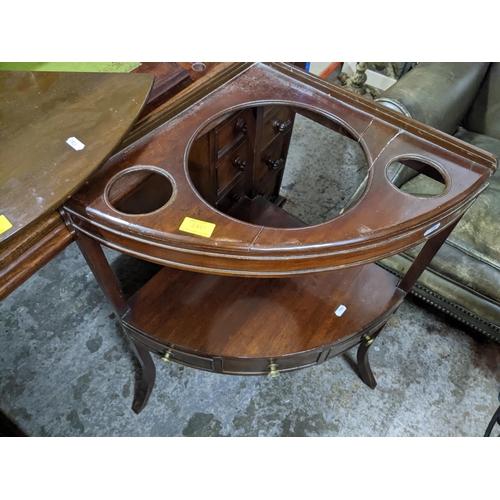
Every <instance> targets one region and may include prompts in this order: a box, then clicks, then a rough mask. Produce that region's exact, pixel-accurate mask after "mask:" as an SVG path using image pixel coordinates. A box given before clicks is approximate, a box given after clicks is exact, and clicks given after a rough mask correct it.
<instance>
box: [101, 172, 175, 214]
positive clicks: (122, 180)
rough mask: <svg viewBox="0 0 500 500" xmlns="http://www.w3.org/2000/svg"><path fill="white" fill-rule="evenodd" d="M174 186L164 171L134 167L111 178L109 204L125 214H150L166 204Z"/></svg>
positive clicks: (108, 190)
mask: <svg viewBox="0 0 500 500" xmlns="http://www.w3.org/2000/svg"><path fill="white" fill-rule="evenodd" d="M172 193H173V186H172V182H171V181H170V179H169V178H168V177H167V176H166V175H165V174H163V173H160V172H158V171H157V170H155V169H153V168H148V167H142V166H139V167H133V168H131V169H128V170H125V171H123V172H121V173H120V174H118V176H116V177H115V178H113V179H111V181H110V182H109V185H108V189H107V195H106V196H107V199H108V202H109V204H110V205H111V206H112V207H113V208H115V209H116V210H118V211H119V212H123V213H125V214H134V215H135V214H148V213H151V212H154V211H156V210H158V209H160V208H161V207H163V206H165V205H166V204H167V203H168V201H169V200H170V198H171V197H172Z"/></svg>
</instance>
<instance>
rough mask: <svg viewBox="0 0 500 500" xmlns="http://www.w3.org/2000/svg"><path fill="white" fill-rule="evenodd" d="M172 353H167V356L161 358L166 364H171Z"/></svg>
mask: <svg viewBox="0 0 500 500" xmlns="http://www.w3.org/2000/svg"><path fill="white" fill-rule="evenodd" d="M170 354H171V352H170V351H165V354H164V355H163V356H162V357H161V358H160V359H161V360H162V361H165V363H171V360H170Z"/></svg>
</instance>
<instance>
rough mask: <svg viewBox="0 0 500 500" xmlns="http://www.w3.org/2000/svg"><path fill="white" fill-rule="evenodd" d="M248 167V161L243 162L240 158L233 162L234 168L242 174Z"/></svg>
mask: <svg viewBox="0 0 500 500" xmlns="http://www.w3.org/2000/svg"><path fill="white" fill-rule="evenodd" d="M246 166H247V165H246V161H245V160H242V159H241V158H240V157H239V156H237V157H236V158H235V159H234V160H233V167H234V168H237V169H238V170H241V171H242V172H243V171H244V170H245V168H246Z"/></svg>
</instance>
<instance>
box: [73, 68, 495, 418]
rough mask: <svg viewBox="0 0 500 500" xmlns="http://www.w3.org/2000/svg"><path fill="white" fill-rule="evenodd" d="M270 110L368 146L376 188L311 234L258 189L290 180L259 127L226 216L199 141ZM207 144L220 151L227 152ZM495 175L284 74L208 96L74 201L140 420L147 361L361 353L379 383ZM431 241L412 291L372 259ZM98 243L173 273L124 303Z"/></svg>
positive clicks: (110, 165)
mask: <svg viewBox="0 0 500 500" xmlns="http://www.w3.org/2000/svg"><path fill="white" fill-rule="evenodd" d="M262 106H285V107H286V108H287V109H289V110H291V111H292V112H293V113H301V114H304V115H306V116H308V117H309V118H312V119H314V120H316V121H317V122H319V123H322V124H323V125H325V126H328V127H330V128H332V129H333V130H337V131H341V132H343V133H344V134H346V135H348V136H350V137H351V138H353V139H354V140H356V141H358V142H359V144H360V145H361V146H362V148H363V150H364V151H365V153H366V157H367V161H368V166H369V176H368V182H367V184H366V188H365V191H364V193H363V194H362V196H361V197H360V198H359V199H358V201H357V202H356V203H355V204H354V205H353V206H351V207H350V208H349V209H348V210H346V211H345V212H344V213H343V214H342V215H341V216H338V217H336V218H334V219H332V220H330V221H327V222H325V223H323V224H319V225H316V226H307V225H305V224H304V223H303V222H302V221H300V220H298V219H297V218H295V217H293V216H292V215H291V214H289V213H287V212H286V211H285V210H284V209H283V208H282V200H280V199H279V197H276V196H275V195H276V191H275V189H274V188H276V185H275V186H274V188H273V189H271V190H269V191H264V192H260V193H259V192H255V189H253V187H254V186H256V185H261V184H262V182H263V181H264V179H265V178H267V177H269V178H272V179H276V182H278V183H279V179H280V177H279V176H278V177H272V175H271V174H270V173H269V170H268V169H267V168H263V167H262V161H263V160H265V158H264V157H263V156H262V155H263V151H265V148H264V149H262V148H260V147H258V144H259V140H258V137H261V136H262V130H261V129H260V128H259V121H258V120H257V119H256V120H255V121H252V120H251V119H249V121H248V123H247V129H246V130H247V137H246V139H245V141H248V144H247V146H245V148H243V147H242V146H241V144H242V142H241V141H242V140H243V139H238V138H236V139H234V148H238V151H239V154H240V156H241V155H242V154H243V153H241V151H248V157H246V162H245V165H246V167H248V168H249V169H250V170H249V173H248V175H244V176H242V175H240V174H239V173H238V171H235V173H234V174H233V177H234V180H232V179H233V177H231V175H229V174H228V171H227V170H224V171H223V172H220V171H219V170H216V172H215V175H216V176H220V175H222V176H223V177H222V179H224V186H230V185H232V184H231V182H234V185H238V186H240V183H242V184H241V186H240V188H239V190H238V191H237V192H236V194H237V196H232V197H231V196H230V197H229V198H228V199H229V200H231V203H229V204H226V203H225V204H224V206H218V205H217V201H214V200H210V199H207V198H209V197H210V195H207V194H204V196H202V195H201V194H200V192H203V191H204V189H205V187H206V186H205V185H200V184H199V182H200V181H199V178H200V177H198V181H196V182H194V180H193V178H192V166H191V162H192V161H195V160H196V161H198V160H199V158H200V157H199V155H197V154H195V152H196V148H195V147H194V146H193V145H194V144H195V143H196V141H197V140H198V139H199V138H200V137H202V136H203V134H207V133H209V134H210V133H211V131H212V130H214V127H217V125H218V124H220V123H226V122H225V121H224V120H226V119H228V118H229V121H228V122H227V123H232V122H231V117H232V116H233V115H234V114H235V113H236V114H237V113H239V112H240V111H241V110H245V109H249V110H250V111H248V113H249V114H250V115H252V113H253V115H252V116H254V117H258V116H259V111H258V109H260V107H262ZM237 123H238V120H235V123H234V126H236V125H237ZM277 133H279V132H277ZM227 135H228V136H229V137H233V135H232V133H228V134H227ZM234 137H239V135H238V134H237V131H236V132H235V133H234ZM207 144H208V146H207V147H208V148H209V153H208V154H216V153H217V152H218V151H221V149H219V148H218V147H215V146H214V148H213V150H210V144H211V142H210V141H208V142H207ZM231 144H232V143H231ZM232 147H233V146H231V145H228V148H227V151H232V149H231V148H232ZM235 150H236V149H235ZM210 151H212V153H210ZM224 151H226V150H224ZM193 152H194V153H193ZM193 155H194V156H195V157H196V158H194V160H193ZM240 159H241V158H240ZM394 161H399V162H402V163H404V164H405V165H408V166H409V167H412V168H415V169H417V170H418V171H420V172H423V173H426V174H428V175H431V176H433V177H434V178H436V179H437V180H440V181H441V182H442V184H443V191H442V193H441V194H440V195H439V196H436V197H434V198H419V197H414V196H411V195H409V194H407V193H404V192H401V191H400V190H398V189H397V188H396V187H394V186H393V185H392V184H391V183H390V181H389V180H388V176H387V175H386V171H387V169H388V167H389V166H390V165H391V164H392V163H393V162H394ZM217 165H219V167H218V168H220V165H224V166H223V168H224V169H227V168H228V167H227V166H226V163H224V162H223V163H217ZM239 166H241V163H237V162H236V164H235V165H234V168H237V167H238V168H239ZM196 168H198V170H199V168H203V167H202V166H201V167H200V165H198V166H197V167H196ZM206 168H209V166H208V165H207V167H206ZM495 169H496V161H495V158H494V157H493V156H491V155H489V154H487V153H485V152H483V151H481V150H479V149H476V148H474V147H472V146H470V145H467V144H465V143H462V142H460V141H458V140H455V139H454V138H452V137H449V136H447V135H446V134H442V133H440V132H438V131H436V130H434V129H431V128H430V127H426V126H424V125H422V124H419V123H418V122H415V121H413V120H410V119H407V118H406V117H403V116H400V115H397V114H396V113H393V112H391V111H390V110H387V109H386V108H383V107H381V106H379V105H377V104H374V103H371V102H368V101H366V100H364V99H362V98H360V97H358V96H355V95H352V94H351V93H349V92H347V91H344V90H343V89H339V88H338V87H335V86H332V85H330V84H328V83H326V82H324V81H322V80H320V79H318V78H315V77H313V76H311V75H308V74H306V73H304V72H302V71H300V70H298V69H295V68H293V67H291V66H288V65H285V64H263V63H256V64H252V65H245V66H243V67H241V68H240V70H239V72H238V73H237V74H236V75H235V76H234V78H232V79H230V80H228V81H226V82H223V83H221V84H220V85H219V86H218V87H217V88H214V87H213V86H207V88H206V92H205V93H204V94H203V95H200V96H199V100H197V101H196V102H189V103H187V105H186V106H185V107H183V108H182V109H181V110H180V112H179V113H177V114H173V115H171V116H170V117H169V118H168V120H166V121H164V122H163V123H159V124H158V126H157V128H155V129H153V130H152V131H151V132H150V133H149V135H148V136H146V137H143V138H142V139H139V140H138V141H136V142H135V143H133V144H131V145H130V146H129V147H128V148H126V149H125V150H123V151H121V152H119V153H118V154H116V155H115V156H114V157H113V158H111V159H110V161H108V162H107V164H106V165H105V166H104V167H103V168H102V169H101V170H100V171H99V172H98V173H97V175H96V176H95V177H94V179H93V182H92V183H91V184H89V185H87V186H85V187H84V188H82V189H81V190H80V191H79V192H78V193H77V194H76V195H74V196H73V197H72V198H71V199H70V200H69V201H68V202H67V203H66V204H65V206H64V211H65V214H66V215H65V216H66V218H67V222H68V224H69V226H70V227H71V229H72V230H73V231H75V234H76V236H77V238H78V243H79V245H80V248H81V250H82V252H83V254H84V255H85V257H86V259H87V262H88V263H89V265H90V267H91V269H92V271H93V272H94V275H95V276H96V278H97V280H98V281H99V283H100V285H101V287H102V288H103V290H104V292H105V293H106V295H107V297H108V298H109V299H110V301H111V303H112V304H113V306H114V308H115V310H116V311H117V314H118V316H119V317H120V319H121V322H122V325H123V327H124V329H125V331H126V333H127V335H128V336H129V338H130V339H131V341H132V346H133V348H134V350H135V352H136V354H137V357H138V359H139V361H140V363H141V365H142V368H143V370H142V378H141V379H140V380H139V381H138V383H137V386H136V392H135V396H134V402H133V409H134V411H136V412H139V411H141V410H142V408H144V406H145V404H146V402H147V399H148V397H149V395H150V393H151V390H152V388H153V385H154V378H155V367H154V363H153V361H152V358H151V355H150V352H153V353H155V354H158V355H160V356H161V358H162V359H163V360H165V361H175V362H178V363H182V364H185V365H188V366H192V367H195V368H199V369H203V370H209V371H214V372H218V373H227V374H247V375H258V374H268V375H270V376H275V375H276V374H278V373H279V372H286V371H290V370H295V369H298V368H303V367H307V366H312V365H315V364H319V363H322V362H324V361H325V360H327V359H331V358H332V357H334V356H336V355H338V354H340V353H342V352H345V351H346V350H348V349H350V348H352V347H355V346H358V354H357V360H358V367H359V372H360V375H361V378H362V379H363V381H364V382H365V383H366V384H367V385H369V386H370V387H372V388H373V387H375V385H376V382H375V378H374V376H373V373H372V371H371V369H370V366H369V362H368V356H367V354H368V349H369V346H370V345H371V343H372V342H373V340H374V339H375V338H376V336H377V335H378V334H379V333H380V331H381V329H382V328H383V326H384V325H385V323H386V322H387V321H388V319H389V318H390V317H391V315H392V314H393V313H394V312H395V311H396V310H397V308H398V306H399V305H400V304H401V302H402V300H403V299H404V297H405V295H406V293H408V291H409V290H410V289H411V287H412V285H413V284H414V282H415V280H416V279H417V278H418V276H419V275H420V273H421V272H422V271H423V270H424V268H425V267H426V266H427V264H428V263H429V262H430V260H431V259H432V257H433V256H434V254H435V253H436V252H437V250H438V249H439V247H440V246H441V244H442V243H443V242H444V241H445V239H446V237H447V236H448V235H449V234H450V232H451V231H452V230H453V228H454V227H455V225H456V223H457V222H458V220H459V219H460V217H461V216H462V215H463V213H464V212H465V211H466V210H467V208H468V207H469V206H470V205H471V203H473V201H474V200H475V198H476V197H477V196H478V195H479V194H480V192H481V191H482V190H483V189H484V188H485V186H486V185H487V179H488V177H489V176H490V175H492V174H493V173H494V171H495ZM228 175H229V177H228ZM259 176H262V177H259ZM202 177H203V176H201V178H202ZM227 179H231V180H230V181H227ZM226 181H227V182H229V184H227V182H226ZM197 182H198V185H196V183H197ZM273 182H275V181H273ZM278 188H279V186H278ZM207 189H208V188H207ZM207 192H208V193H210V190H209V189H208V190H207ZM421 243H423V244H424V245H423V248H422V250H421V252H420V254H419V256H418V258H417V259H416V260H415V262H414V264H413V265H412V267H411V268H410V269H409V271H408V272H407V274H406V275H405V276H404V278H403V279H402V280H400V281H399V280H398V279H397V278H396V277H395V276H393V275H392V274H390V273H388V272H387V271H385V270H384V269H382V268H381V267H379V266H377V265H376V264H375V262H376V261H377V260H380V259H382V258H384V257H386V256H388V255H393V254H395V253H398V252H400V251H402V250H404V249H406V248H410V247H413V246H415V245H418V244H421ZM101 245H105V246H108V247H110V248H113V249H115V250H118V251H120V252H123V253H125V254H128V255H132V256H135V257H138V258H141V259H145V260H148V261H151V262H155V263H159V264H161V265H163V266H164V268H163V269H162V270H161V271H160V272H159V273H158V274H157V275H156V276H154V277H153V278H152V279H151V280H150V281H149V282H148V283H146V284H145V285H144V286H143V287H142V288H141V289H140V290H138V291H137V293H136V294H135V295H133V296H132V297H131V298H130V299H128V300H125V298H124V296H123V293H122V290H121V287H120V284H119V282H118V279H117V277H116V276H115V275H114V273H113V271H112V269H111V267H110V266H109V264H108V262H107V260H106V258H105V256H104V253H103V251H102V247H101Z"/></svg>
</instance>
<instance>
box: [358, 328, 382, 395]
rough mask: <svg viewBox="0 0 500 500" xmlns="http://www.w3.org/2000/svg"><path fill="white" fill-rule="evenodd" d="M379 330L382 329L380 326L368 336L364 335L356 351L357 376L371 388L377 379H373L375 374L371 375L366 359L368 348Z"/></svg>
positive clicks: (368, 361) (373, 387) (374, 385)
mask: <svg viewBox="0 0 500 500" xmlns="http://www.w3.org/2000/svg"><path fill="white" fill-rule="evenodd" d="M380 330H382V328H380V329H379V330H377V331H376V332H375V333H373V334H372V335H370V336H368V335H366V336H365V338H364V339H363V342H361V344H360V346H359V348H358V353H357V361H358V370H359V376H360V377H361V380H362V381H363V382H364V383H365V384H366V385H367V386H368V387H370V388H371V389H375V387H376V386H377V381H376V380H375V376H374V375H373V372H372V369H371V367H370V360H369V359H368V349H369V348H370V346H371V345H372V343H373V341H374V340H375V339H376V338H377V336H378V334H379V333H380Z"/></svg>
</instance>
